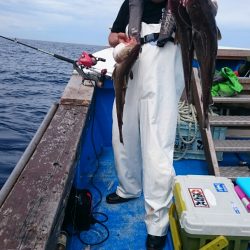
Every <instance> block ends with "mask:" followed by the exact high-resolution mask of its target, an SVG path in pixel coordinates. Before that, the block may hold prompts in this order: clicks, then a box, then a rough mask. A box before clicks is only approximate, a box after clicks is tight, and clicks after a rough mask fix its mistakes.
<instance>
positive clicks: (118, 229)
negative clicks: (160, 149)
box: [67, 147, 207, 250]
mask: <svg viewBox="0 0 250 250" xmlns="http://www.w3.org/2000/svg"><path fill="white" fill-rule="evenodd" d="M188 161H189V162H190V164H183V163H182V161H176V162H175V164H174V166H175V170H176V173H177V174H187V173H189V174H190V173H192V174H207V166H206V163H205V161H192V160H188ZM98 162H99V163H97V165H96V168H98V170H97V172H96V174H95V176H93V174H94V173H95V171H96V168H95V169H94V168H93V169H92V170H90V171H89V172H88V173H86V176H87V179H88V180H87V183H86V186H85V188H87V189H89V190H90V191H91V193H92V195H93V203H94V204H93V205H95V204H96V203H97V202H98V201H99V200H100V199H101V203H100V205H99V206H98V208H97V209H96V210H95V212H100V213H105V214H106V215H107V216H108V221H107V222H104V224H105V225H106V226H107V227H108V229H109V233H110V235H109V238H108V239H107V240H106V241H105V242H104V243H102V244H100V245H96V246H91V249H103V250H104V249H105V250H107V249H109V250H117V249H119V250H130V249H131V250H132V249H133V250H134V249H137V250H143V249H145V240H146V235H147V232H146V227H145V224H144V202H143V197H140V198H138V199H134V200H131V201H129V202H127V203H123V204H115V205H114V204H112V205H111V204H107V203H106V195H107V194H109V193H110V192H114V191H115V190H116V186H117V184H118V181H117V177H116V173H115V166H114V160H113V151H112V148H111V147H107V148H104V149H103V150H102V153H101V155H100V158H99V161H98ZM185 162H187V160H185ZM92 177H94V178H93V183H94V185H95V186H97V187H98V189H100V191H101V193H102V197H100V195H99V194H98V192H97V191H96V189H95V188H94V187H93V185H92V183H91V182H92V181H91V180H92ZM98 219H100V220H102V219H103V218H102V216H101V217H100V218H98ZM106 235H107V232H106V230H105V229H104V228H103V227H102V226H100V225H98V224H94V225H92V227H91V229H90V230H89V231H82V233H81V239H82V240H83V241H85V242H88V243H92V244H93V243H96V242H99V241H101V240H102V239H104V238H105V237H106ZM84 247H87V245H84V244H82V243H81V241H80V240H79V238H78V236H77V235H75V236H73V237H71V238H70V240H69V242H68V247H67V249H68V250H69V249H70V250H73V249H74V250H78V249H79V250H80V249H81V250H82V249H85V248H84ZM165 249H166V250H170V249H173V245H172V239H171V234H170V233H168V238H167V241H166V246H165Z"/></svg>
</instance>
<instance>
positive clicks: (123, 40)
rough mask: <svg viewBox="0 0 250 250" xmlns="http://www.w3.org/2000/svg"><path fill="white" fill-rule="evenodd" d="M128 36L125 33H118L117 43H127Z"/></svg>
mask: <svg viewBox="0 0 250 250" xmlns="http://www.w3.org/2000/svg"><path fill="white" fill-rule="evenodd" d="M129 40H130V38H129V37H128V36H127V35H126V34H125V33H122V32H120V33H118V43H128V42H129Z"/></svg>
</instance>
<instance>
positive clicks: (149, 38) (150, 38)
mask: <svg viewBox="0 0 250 250" xmlns="http://www.w3.org/2000/svg"><path fill="white" fill-rule="evenodd" d="M154 39H155V36H154V34H153V33H151V34H148V35H146V36H144V42H145V43H149V42H153V41H154Z"/></svg>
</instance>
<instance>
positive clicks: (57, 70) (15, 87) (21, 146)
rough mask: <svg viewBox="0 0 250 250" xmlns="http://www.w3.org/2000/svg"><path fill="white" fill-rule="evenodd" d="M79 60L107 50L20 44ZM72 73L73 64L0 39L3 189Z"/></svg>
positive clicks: (0, 171)
mask: <svg viewBox="0 0 250 250" xmlns="http://www.w3.org/2000/svg"><path fill="white" fill-rule="evenodd" d="M18 41H20V42H23V43H26V44H29V45H31V46H33V47H36V48H39V49H43V50H44V51H47V52H50V53H52V54H59V55H62V56H65V57H67V58H70V59H73V60H77V59H78V58H79V56H80V55H81V53H82V52H83V51H86V52H88V53H94V52H95V51H98V50H101V49H103V48H104V47H101V46H94V45H93V46H92V45H84V44H82V45H81V44H70V43H58V42H45V41H35V40H18ZM72 71H73V66H72V64H70V63H67V62H64V61H61V60H58V59H56V58H55V57H53V56H50V55H47V54H44V53H42V52H39V51H37V50H33V49H30V48H28V47H25V46H23V45H20V44H17V43H14V42H11V41H8V40H4V39H2V38H0V188H1V187H2V186H3V184H4V183H5V181H6V179H7V178H8V176H9V175H10V173H11V171H12V170H13V168H14V167H15V165H16V164H17V162H18V160H19V159H20V157H21V156H22V154H23V152H24V151H25V149H26V147H27V146H28V144H29V142H30V141H31V139H32V138H33V136H34V134H35V132H36V130H37V129H38V127H39V126H40V124H41V122H42V121H43V119H44V116H45V115H46V113H47V111H48V110H49V109H50V107H51V106H52V105H53V103H55V102H58V101H59V99H60V97H61V95H62V93H63V91H64V88H65V87H66V85H67V83H68V81H69V79H70V76H71V74H72Z"/></svg>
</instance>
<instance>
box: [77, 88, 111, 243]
mask: <svg viewBox="0 0 250 250" xmlns="http://www.w3.org/2000/svg"><path fill="white" fill-rule="evenodd" d="M92 105H93V106H92V107H93V108H92V112H91V113H92V123H91V143H92V146H93V150H94V154H95V158H96V161H97V163H96V169H95V171H94V173H93V175H92V176H91V178H90V184H91V185H92V186H93V187H94V189H95V190H96V191H97V193H98V195H99V197H100V199H99V201H98V202H97V203H96V204H95V205H94V206H93V208H92V215H102V216H103V217H104V219H103V220H99V219H96V218H93V224H95V223H97V224H99V225H101V226H102V227H103V228H104V229H105V231H106V236H105V237H104V239H102V240H100V241H98V242H96V243H90V242H87V241H85V240H83V239H82V238H81V232H80V231H79V232H77V238H78V239H79V241H80V242H81V243H82V244H84V245H88V246H95V245H99V244H102V243H103V242H105V241H106V240H107V239H108V238H109V229H108V227H107V226H106V225H104V224H103V223H104V222H106V221H107V220H108V216H107V215H106V214H105V213H101V212H94V210H95V209H96V208H97V207H98V206H99V205H100V203H101V201H102V198H103V196H102V192H101V191H100V189H99V188H98V187H97V186H96V185H95V183H94V178H95V176H96V174H97V172H98V170H99V168H100V155H101V153H102V152H100V153H99V154H98V153H97V149H96V145H95V140H94V125H95V115H96V87H95V93H94V100H93V103H92Z"/></svg>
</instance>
